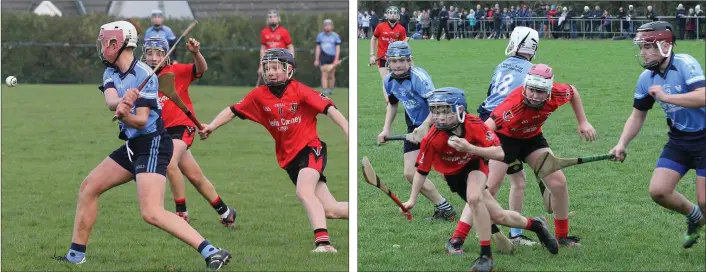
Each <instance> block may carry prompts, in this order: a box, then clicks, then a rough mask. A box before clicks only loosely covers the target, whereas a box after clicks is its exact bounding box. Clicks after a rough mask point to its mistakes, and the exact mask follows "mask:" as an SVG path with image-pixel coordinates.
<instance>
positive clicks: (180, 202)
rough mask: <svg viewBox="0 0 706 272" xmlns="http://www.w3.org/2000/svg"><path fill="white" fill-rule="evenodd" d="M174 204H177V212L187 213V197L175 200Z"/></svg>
mask: <svg viewBox="0 0 706 272" xmlns="http://www.w3.org/2000/svg"><path fill="white" fill-rule="evenodd" d="M174 203H175V204H176V211H177V212H186V197H184V198H179V199H176V198H175V199H174Z"/></svg>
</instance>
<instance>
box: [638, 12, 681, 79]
mask: <svg viewBox="0 0 706 272" xmlns="http://www.w3.org/2000/svg"><path fill="white" fill-rule="evenodd" d="M673 29H674V28H673V27H672V25H671V24H670V23H667V22H664V21H656V22H650V23H646V24H644V25H641V26H640V27H639V28H637V34H636V35H635V39H633V44H635V45H637V46H638V50H640V49H642V47H643V46H644V45H648V44H649V45H653V46H656V48H657V49H658V50H659V53H660V55H661V56H662V59H661V60H655V61H644V62H640V65H642V67H643V68H645V69H649V70H656V69H659V66H660V65H662V63H664V61H665V60H666V59H667V58H668V57H669V56H670V55H671V53H672V48H673V47H674V44H675V39H674V32H673V31H672V30H673ZM636 57H637V58H638V62H639V61H640V58H641V57H642V56H641V55H640V54H638V55H637V56H636Z"/></svg>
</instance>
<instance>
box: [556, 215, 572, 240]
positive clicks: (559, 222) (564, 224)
mask: <svg viewBox="0 0 706 272" xmlns="http://www.w3.org/2000/svg"><path fill="white" fill-rule="evenodd" d="M554 228H555V230H554V231H555V232H556V238H566V236H567V235H568V234H569V218H566V219H556V218H554Z"/></svg>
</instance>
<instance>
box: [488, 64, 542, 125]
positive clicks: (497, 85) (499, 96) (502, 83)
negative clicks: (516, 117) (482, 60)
mask: <svg viewBox="0 0 706 272" xmlns="http://www.w3.org/2000/svg"><path fill="white" fill-rule="evenodd" d="M530 68H532V63H531V62H529V61H528V60H527V59H525V58H523V57H509V58H507V59H505V60H504V61H503V62H501V63H500V64H499V65H498V66H497V67H495V72H493V79H492V80H491V81H490V86H489V87H488V94H487V96H488V97H487V98H486V99H485V101H483V103H482V104H481V105H480V106H479V107H478V113H480V114H483V113H488V114H489V113H490V112H492V111H493V110H494V109H495V107H497V106H498V105H500V103H502V102H503V100H505V98H506V97H507V95H508V94H510V92H512V90H514V89H516V88H517V87H520V86H522V84H523V83H524V82H525V76H526V75H527V73H529V70H530Z"/></svg>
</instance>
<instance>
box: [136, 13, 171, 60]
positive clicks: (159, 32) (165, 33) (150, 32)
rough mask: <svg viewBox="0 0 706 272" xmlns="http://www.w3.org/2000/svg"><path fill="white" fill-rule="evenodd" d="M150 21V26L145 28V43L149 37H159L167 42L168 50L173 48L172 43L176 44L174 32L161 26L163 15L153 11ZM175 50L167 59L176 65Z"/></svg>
mask: <svg viewBox="0 0 706 272" xmlns="http://www.w3.org/2000/svg"><path fill="white" fill-rule="evenodd" d="M151 19H152V26H150V27H149V28H147V30H145V39H144V40H145V41H146V40H147V39H148V38H151V37H160V38H163V39H165V40H167V43H169V48H172V46H174V42H176V40H177V38H176V36H174V32H173V31H172V29H171V28H169V27H168V26H166V25H163V23H164V13H163V12H162V11H161V10H158V9H155V10H153V11H152V15H151ZM176 51H177V50H174V51H172V54H171V55H170V56H169V59H170V61H171V63H172V64H177V63H178V62H177V54H176Z"/></svg>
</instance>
